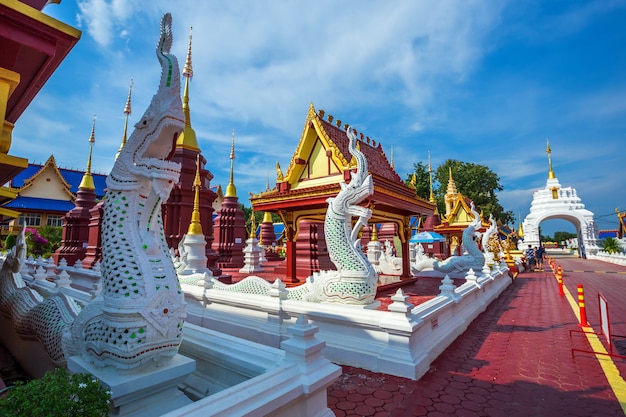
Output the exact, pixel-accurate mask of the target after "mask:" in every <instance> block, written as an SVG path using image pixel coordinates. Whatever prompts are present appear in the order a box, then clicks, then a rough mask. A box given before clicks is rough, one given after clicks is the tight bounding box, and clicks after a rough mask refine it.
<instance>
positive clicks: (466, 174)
mask: <svg viewBox="0 0 626 417" xmlns="http://www.w3.org/2000/svg"><path fill="white" fill-rule="evenodd" d="M450 169H452V178H453V179H454V183H455V184H456V188H457V191H458V192H460V193H461V194H463V195H464V196H466V197H468V198H470V199H471V200H472V201H474V204H475V205H476V208H477V209H478V210H482V212H483V214H484V216H485V217H489V215H490V214H493V217H495V218H496V220H499V221H500V222H501V223H503V224H511V223H513V222H514V221H515V217H514V216H513V212H511V211H505V210H504V208H503V207H502V205H501V204H500V201H499V200H498V196H497V195H496V191H502V190H503V189H504V188H503V187H502V185H501V184H500V177H499V176H498V175H497V174H496V173H495V172H493V171H492V170H491V169H490V168H489V167H487V166H486V165H480V164H474V163H470V162H463V161H457V160H454V159H448V160H447V161H445V162H444V163H443V164H441V165H440V166H439V167H437V169H436V170H435V179H436V180H437V182H438V183H439V184H441V186H440V187H439V188H438V189H437V191H436V193H435V197H436V198H437V203H438V204H439V210H440V211H441V212H442V213H443V212H445V203H444V195H445V194H446V191H447V186H448V180H449V178H450Z"/></svg>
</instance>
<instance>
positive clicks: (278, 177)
mask: <svg viewBox="0 0 626 417" xmlns="http://www.w3.org/2000/svg"><path fill="white" fill-rule="evenodd" d="M283 179H285V176H284V175H283V170H282V169H280V164H279V163H278V161H276V181H277V182H278V181H282V180H283Z"/></svg>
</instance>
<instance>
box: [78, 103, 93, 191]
mask: <svg viewBox="0 0 626 417" xmlns="http://www.w3.org/2000/svg"><path fill="white" fill-rule="evenodd" d="M94 143H96V115H95V114H94V115H93V123H92V125H91V135H89V159H88V160H87V170H86V171H85V175H83V179H82V180H81V181H80V185H79V186H78V188H82V189H84V190H95V189H96V186H95V185H94V183H93V177H92V176H91V154H92V152H93V144H94Z"/></svg>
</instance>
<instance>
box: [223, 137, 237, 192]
mask: <svg viewBox="0 0 626 417" xmlns="http://www.w3.org/2000/svg"><path fill="white" fill-rule="evenodd" d="M234 170H235V129H233V137H232V144H231V147H230V181H229V183H228V185H227V186H226V194H225V197H237V187H235V180H234Z"/></svg>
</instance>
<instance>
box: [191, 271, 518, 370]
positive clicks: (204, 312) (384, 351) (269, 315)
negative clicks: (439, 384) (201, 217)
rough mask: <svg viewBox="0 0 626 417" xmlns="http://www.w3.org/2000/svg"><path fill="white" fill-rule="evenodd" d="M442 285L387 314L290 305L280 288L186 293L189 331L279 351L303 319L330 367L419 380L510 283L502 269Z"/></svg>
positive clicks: (396, 301) (396, 299)
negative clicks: (194, 329) (433, 293)
mask: <svg viewBox="0 0 626 417" xmlns="http://www.w3.org/2000/svg"><path fill="white" fill-rule="evenodd" d="M420 279H436V278H420ZM441 282H442V285H441V286H440V290H441V293H440V294H439V295H438V296H436V297H435V298H433V299H431V300H429V301H427V302H425V303H423V304H420V305H418V306H413V305H411V304H409V303H408V302H407V300H408V298H409V297H408V296H405V295H404V293H403V292H402V290H399V291H398V292H396V294H395V295H394V296H392V297H391V299H392V301H393V302H392V303H391V304H390V305H389V306H388V309H387V310H385V311H382V310H375V309H369V308H364V307H361V306H351V305H345V304H331V303H321V304H318V303H308V302H302V301H294V300H287V299H285V298H286V297H285V295H284V284H282V283H281V282H280V281H277V282H275V283H274V285H273V288H272V290H271V291H270V294H269V295H267V296H264V295H256V294H245V293H237V292H230V291H223V290H219V289H213V288H204V287H200V286H192V285H183V290H184V291H185V294H186V301H187V303H188V304H187V321H188V322H190V323H192V324H196V325H199V326H202V327H205V328H208V329H211V330H216V331H219V332H223V333H226V334H230V335H233V336H237V337H240V338H244V339H247V340H250V341H254V342H257V343H261V344H264V345H268V346H273V347H278V346H280V342H281V340H283V339H284V338H285V337H287V332H286V329H287V328H288V327H289V326H291V325H293V324H294V323H295V320H296V319H297V317H299V316H300V315H305V316H306V317H307V319H308V320H309V322H310V323H311V324H312V325H314V326H317V327H318V328H319V334H318V336H319V337H320V338H321V339H323V340H324V341H325V342H326V348H325V349H324V351H323V354H324V356H325V357H326V358H328V359H329V360H330V361H332V362H334V363H337V364H342V365H351V366H355V367H358V368H363V369H368V370H371V371H375V372H383V373H387V374H392V375H397V376H402V377H406V378H411V379H419V378H420V377H421V376H422V375H424V373H426V372H427V371H428V369H429V367H430V364H431V362H432V361H433V360H434V359H436V358H437V356H439V354H440V353H441V352H443V351H444V350H445V349H446V348H447V347H448V346H449V345H450V344H451V343H452V342H453V341H454V340H455V339H456V338H457V337H458V336H459V335H460V334H461V333H463V332H464V331H465V329H466V328H467V326H468V325H469V324H470V323H471V322H472V321H473V320H474V319H475V318H476V317H477V316H478V315H479V314H480V313H481V312H483V311H485V310H486V309H487V307H488V306H489V304H490V303H491V302H492V301H493V300H494V299H495V298H497V297H498V296H499V295H500V294H501V293H502V291H503V290H504V289H505V288H507V287H508V286H509V284H511V282H512V279H511V277H510V276H509V274H508V269H507V268H506V264H503V265H497V266H496V268H494V269H493V270H491V271H489V272H482V273H481V274H480V275H476V274H474V272H473V271H470V273H469V274H468V275H467V277H466V282H465V283H464V284H463V285H461V286H459V287H455V286H454V284H453V281H452V280H451V279H450V278H447V277H446V278H444V279H443V280H442V281H441Z"/></svg>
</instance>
